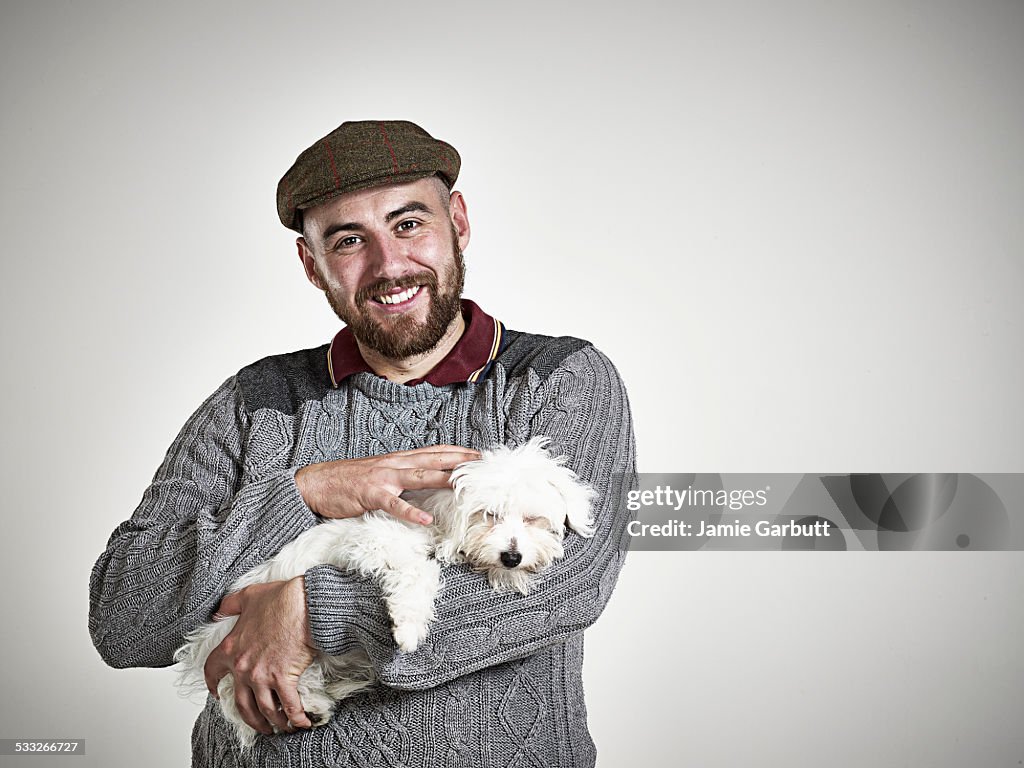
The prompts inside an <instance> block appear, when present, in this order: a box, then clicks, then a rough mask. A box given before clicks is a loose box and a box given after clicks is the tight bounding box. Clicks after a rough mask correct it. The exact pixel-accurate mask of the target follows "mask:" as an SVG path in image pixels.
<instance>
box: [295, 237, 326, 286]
mask: <svg viewBox="0 0 1024 768" xmlns="http://www.w3.org/2000/svg"><path fill="white" fill-rule="evenodd" d="M295 245H296V246H297V247H298V249H299V261H301V262H302V268H303V269H304V270H306V279H307V280H309V282H311V283H312V284H313V285H314V286H315V287H317V288H319V289H320V290H321V291H322V290H325V289H324V284H323V283H322V282H320V276H319V275H317V273H316V262H315V261H313V250H312V249H311V248H310V247H309V246H308V245H306V239H305V238H303V237H299V238H297V239H296V240H295Z"/></svg>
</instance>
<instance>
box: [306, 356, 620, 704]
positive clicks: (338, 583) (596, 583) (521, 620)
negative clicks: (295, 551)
mask: <svg viewBox="0 0 1024 768" xmlns="http://www.w3.org/2000/svg"><path fill="white" fill-rule="evenodd" d="M530 390H531V391H530V393H529V395H528V397H530V398H531V399H532V402H533V405H531V407H530V410H531V412H532V417H528V418H527V422H528V423H525V424H523V425H522V431H523V432H525V434H521V435H513V438H514V439H522V440H525V439H528V438H529V437H532V436H536V435H547V436H549V437H550V438H552V447H553V448H554V450H556V451H557V452H559V453H561V454H564V455H565V456H567V458H568V465H569V466H570V467H571V468H572V469H573V470H574V471H575V472H576V473H577V474H578V475H579V476H580V477H581V478H582V479H583V480H584V481H586V482H587V483H589V484H590V485H591V486H592V487H593V488H594V489H595V490H596V491H597V500H596V501H595V505H594V515H595V525H596V529H597V530H596V533H595V535H594V536H593V537H592V538H588V539H585V538H582V537H580V536H578V535H576V534H574V533H570V534H569V535H568V536H567V538H566V541H565V557H564V558H563V559H562V560H560V561H557V562H556V563H555V564H554V565H553V566H551V568H549V569H548V570H547V571H546V572H545V573H544V574H543V575H542V577H541V579H540V581H539V583H538V584H537V586H536V588H535V589H534V590H533V591H531V592H530V594H528V595H519V594H507V593H497V592H495V591H494V590H492V589H491V588H490V586H489V584H488V583H487V580H486V578H484V577H483V576H482V575H480V574H477V573H473V572H471V571H469V570H468V569H466V568H464V567H461V566H449V567H447V568H446V569H445V571H444V585H443V588H442V590H441V593H440V595H439V596H438V601H437V606H436V608H437V617H436V620H435V622H434V624H432V626H431V630H430V634H429V636H428V637H427V639H426V641H425V642H424V643H423V645H421V647H420V648H418V649H417V650H416V651H415V652H413V653H409V654H399V653H397V652H396V651H395V646H394V643H393V642H392V640H391V638H390V632H389V630H390V627H389V621H388V618H387V615H386V613H385V611H384V609H383V607H382V605H381V602H380V597H379V593H377V594H374V591H373V589H372V587H370V588H368V585H367V584H366V583H365V582H364V583H362V584H360V583H358V579H357V577H354V576H352V575H351V574H348V573H344V572H342V571H339V570H338V569H336V568H333V567H330V566H317V567H316V568H313V569H312V570H310V571H308V572H307V574H306V586H307V595H308V602H309V608H310V624H311V628H312V632H313V638H314V641H315V642H316V643H317V644H318V645H319V646H320V647H321V648H322V649H323V650H325V651H326V652H327V653H330V654H338V653H342V652H345V651H347V650H351V649H352V648H353V646H354V645H361V646H363V647H364V648H365V649H366V650H367V652H368V653H369V655H370V658H371V659H372V660H373V662H374V664H375V666H376V667H377V671H378V674H379V677H380V679H381V681H382V682H383V683H385V684H386V685H389V686H391V687H394V688H398V689H407V690H419V689H425V688H431V687H434V686H437V685H440V684H443V683H445V682H448V681H450V680H453V679H455V678H457V677H460V676H462V675H466V674H469V673H471V672H475V671H478V670H480V669H483V668H486V667H489V666H493V665H496V664H502V663H505V662H509V661H513V660H516V659H520V658H524V657H526V656H528V655H530V654H533V653H535V652H537V651H538V650H540V649H542V648H544V647H546V646H549V645H553V644H556V643H560V642H563V641H564V640H566V639H567V638H568V637H569V636H570V635H572V634H573V633H577V632H580V631H582V630H583V629H585V628H586V627H588V626H590V625H591V624H592V623H593V622H594V621H595V620H596V619H597V618H598V616H599V615H600V613H601V611H602V610H603V609H604V607H605V605H606V603H607V602H608V599H609V597H610V595H611V592H612V589H613V587H614V585H615V582H616V578H617V576H618V573H619V569H620V568H621V566H622V561H623V558H624V555H625V546H624V542H625V541H626V540H627V537H626V526H627V524H628V523H629V520H630V517H629V513H628V512H627V510H626V508H625V505H624V504H622V503H621V500H622V499H623V498H624V496H623V491H624V488H625V487H626V486H627V485H628V484H629V483H631V482H632V480H633V477H634V474H635V447H634V439H633V429H632V422H631V419H630V413H629V404H628V401H627V397H626V391H625V388H624V386H623V384H622V381H621V380H620V378H619V376H618V374H617V372H616V371H615V368H614V367H613V366H612V364H611V362H610V361H609V360H608V359H607V358H606V357H605V356H604V355H602V354H601V353H600V352H598V351H597V350H596V349H594V348H593V347H590V346H586V347H584V348H583V349H581V350H579V351H577V352H575V353H573V354H572V355H570V356H569V357H568V358H566V360H565V361H563V363H562V365H561V366H559V367H558V368H557V369H556V370H554V371H553V372H552V373H551V374H550V375H549V376H548V377H547V378H546V380H544V381H540V380H534V381H533V382H532V383H531V385H530ZM516 431H518V430H517V429H516V428H514V427H512V426H511V425H510V432H513V433H514V432H516Z"/></svg>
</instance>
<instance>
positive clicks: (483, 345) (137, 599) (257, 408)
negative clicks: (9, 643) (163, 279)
mask: <svg viewBox="0 0 1024 768" xmlns="http://www.w3.org/2000/svg"><path fill="white" fill-rule="evenodd" d="M459 167H460V158H459V155H458V153H457V152H456V151H455V149H454V148H453V147H451V146H450V145H448V144H446V143H444V142H441V141H438V140H436V139H434V138H432V137H431V136H430V135H429V134H428V133H427V132H426V131H424V130H423V129H422V128H420V127H418V126H416V125H414V124H412V123H409V122H403V121H394V122H386V121H367V122H349V123H344V124H343V125H341V126H340V127H339V128H337V129H335V130H334V131H332V132H331V133H330V134H328V135H327V136H325V137H324V138H323V139H321V140H320V141H318V142H316V143H315V144H314V145H313V146H312V147H310V148H309V149H307V150H306V151H305V152H303V153H302V154H301V155H299V157H298V159H297V160H296V162H295V164H294V165H293V166H292V168H291V169H289V171H288V172H287V173H286V174H285V175H284V177H283V178H282V179H281V182H280V184H279V185H278V195H277V202H278V213H279V216H280V218H281V221H282V223H283V224H284V225H285V226H286V227H289V228H291V229H293V230H295V231H296V232H298V233H299V235H300V236H299V238H298V239H297V241H296V242H297V246H298V254H299V258H300V260H301V262H302V264H303V268H304V270H305V273H306V276H307V278H308V279H309V281H310V282H311V283H312V284H313V285H314V286H315V287H316V288H317V289H319V290H321V291H323V292H324V293H325V294H326V296H327V299H328V301H329V302H330V305H331V306H332V307H333V308H334V310H335V312H336V313H337V315H338V316H339V318H341V319H342V320H343V321H344V322H345V323H346V327H345V328H343V329H342V330H341V331H340V332H339V333H338V334H337V335H336V336H335V337H334V339H333V340H332V341H331V343H330V344H329V345H326V344H325V345H324V346H321V347H317V348H314V349H307V350H302V351H299V352H294V353H291V354H284V355H275V356H272V357H268V358H265V359H263V360H260V361H258V362H256V363H253V364H252V365H249V366H247V367H245V368H243V369H242V370H241V371H239V372H238V373H237V374H235V375H234V376H231V377H230V378H228V380H227V381H225V382H224V383H223V384H222V385H221V386H220V387H219V388H218V389H217V390H216V391H215V392H214V393H213V394H212V395H211V396H210V397H209V398H208V399H207V400H206V402H204V403H203V404H202V405H201V406H200V407H199V409H198V410H197V411H196V413H195V414H194V415H193V416H192V417H191V418H190V419H189V420H188V421H187V422H186V424H185V426H184V427H183V428H182V430H181V432H180V434H179V435H178V437H177V438H176V439H175V441H174V443H173V444H172V445H171V447H170V449H169V451H168V453H167V457H166V458H165V460H164V462H163V464H162V465H161V466H160V468H159V469H158V471H157V473H156V476H155V477H154V479H153V482H152V484H151V485H150V486H149V488H148V489H147V490H146V491H145V493H144V494H143V498H142V502H141V503H140V505H139V507H138V508H137V509H136V510H135V512H134V514H133V515H132V517H131V519H130V520H128V521H126V522H125V523H123V524H122V525H121V526H119V527H118V528H117V529H116V530H115V531H114V533H113V535H112V536H111V538H110V541H109V543H108V546H107V549H106V551H105V552H104V553H103V554H102V555H101V556H100V558H99V560H98V561H97V563H96V566H95V567H94V569H93V573H92V580H91V592H90V617H89V628H90V632H91V634H92V638H93V642H94V644H95V645H96V648H97V649H98V650H99V652H100V654H101V655H102V657H103V659H104V660H105V661H106V662H107V663H108V664H110V665H111V666H115V667H129V666H167V665H169V664H171V663H172V654H173V652H174V650H175V649H176V648H177V647H178V646H180V645H181V644H182V642H183V638H184V636H185V635H186V634H187V633H188V632H190V631H192V630H193V629H195V628H196V627H197V626H199V625H200V624H202V623H204V622H207V621H209V620H210V618H211V617H212V616H213V615H214V614H215V613H219V614H221V615H237V616H238V621H237V623H236V625H235V628H234V629H233V630H232V632H231V634H230V635H228V637H227V638H226V639H225V640H224V642H223V643H222V644H221V645H220V647H219V648H218V649H217V650H216V651H214V653H213V654H211V656H210V658H209V661H208V662H207V666H206V678H207V685H208V687H209V688H210V691H211V693H215V691H216V688H217V682H218V681H219V680H220V678H221V677H223V676H224V675H225V674H227V673H229V672H230V673H231V674H233V675H234V677H235V680H236V700H237V704H238V708H239V711H240V712H241V713H242V715H243V717H244V719H245V720H246V722H247V723H249V725H251V726H252V727H253V728H255V729H256V730H257V731H259V732H260V733H262V734H265V735H264V736H263V737H261V738H259V739H257V743H256V747H255V748H254V749H253V750H250V751H246V752H244V753H243V752H241V751H240V750H239V749H238V746H237V743H236V742H235V740H234V736H233V733H232V731H231V729H230V728H229V727H228V726H227V724H226V722H225V721H224V719H223V717H222V716H221V714H220V707H219V705H218V704H217V702H216V701H215V700H214V699H213V697H212V696H211V697H210V699H209V700H208V701H207V706H206V708H205V709H204V710H203V712H202V713H201V714H200V716H199V719H198V720H197V722H196V726H195V728H194V730H193V736H192V738H193V741H192V744H193V749H192V752H193V765H194V766H209V767H210V768H214V767H216V768H222V767H223V766H231V765H238V766H242V765H245V766H298V765H329V766H347V765H353V766H356V765H358V766H364V765H385V766H416V767H424V768H425V767H426V766H441V765H445V766H448V765H451V766H474V767H475V768H479V767H485V766H507V765H512V764H515V765H537V766H547V767H548V768H554V767H555V766H572V767H574V768H575V767H576V766H592V765H594V763H595V759H596V757H595V755H596V752H595V747H594V743H593V741H592V739H591V737H590V733H589V731H588V728H587V721H586V709H585V706H584V703H583V687H582V664H583V630H584V629H585V628H587V627H588V626H590V625H591V624H592V623H593V622H594V621H595V620H596V619H597V617H598V615H599V614H600V613H601V611H602V610H603V608H604V606H605V604H606V603H607V601H608V598H609V596H610V594H611V591H612V587H613V586H614V583H615V579H616V577H617V575H618V572H619V568H620V567H621V563H622V559H623V555H624V552H623V546H622V542H623V541H625V537H624V530H625V525H626V523H628V516H627V513H626V511H625V509H624V506H623V505H621V504H619V503H618V500H620V499H621V498H622V496H621V493H622V486H623V483H627V482H629V478H630V477H631V475H632V473H633V471H634V469H635V460H634V443H633V432H632V425H631V421H630V415H629V407H628V402H627V399H626V392H625V389H624V387H623V385H622V382H621V380H620V379H619V376H618V374H617V373H616V372H615V369H614V368H613V366H612V365H611V363H610V362H609V361H608V360H607V358H606V357H604V355H602V354H601V353H600V352H598V351H597V350H596V349H595V348H594V347H593V346H592V345H591V344H590V343H588V342H586V341H582V340H580V339H575V338H571V337H561V338H552V337H547V336H539V335H531V334H526V333H521V332H517V331H511V330H507V329H506V328H505V327H504V325H503V324H502V323H500V322H499V321H497V320H495V319H494V318H492V317H490V316H489V315H487V314H486V313H485V312H484V311H483V310H482V309H480V307H478V306H477V305H476V304H475V303H473V302H472V301H469V300H462V299H461V294H462V287H463V274H464V265H463V257H462V253H463V251H464V250H465V249H466V247H467V246H468V244H469V239H470V227H469V219H468V216H467V212H466V203H465V200H464V199H463V196H462V194H461V193H460V192H458V191H454V190H453V186H454V183H455V180H456V178H457V176H458V172H459ZM538 435H545V436H547V437H549V438H550V439H551V449H552V451H553V452H555V453H556V454H561V455H564V456H566V457H567V465H568V466H569V467H570V468H571V469H572V470H573V471H575V472H576V473H577V475H579V476H580V478H581V479H583V480H584V481H585V482H587V483H588V484H590V485H591V486H592V487H593V488H594V489H595V490H596V491H597V501H596V502H595V507H594V516H595V527H596V529H597V532H596V534H595V535H594V536H593V538H590V539H584V538H581V537H579V536H577V535H575V534H572V533H570V534H569V535H568V536H567V538H566V542H565V557H564V558H563V559H562V560H560V561H558V562H557V563H555V564H554V565H553V566H552V567H551V568H550V570H549V571H547V572H545V574H544V575H543V577H542V578H541V579H540V581H539V582H538V585H537V587H536V588H535V590H534V591H532V592H531V593H530V594H529V595H519V594H514V595H511V594H499V593H496V592H495V591H493V590H492V589H491V588H490V587H489V585H488V583H487V579H486V577H485V576H483V575H482V574H479V573H474V572H472V571H471V570H469V569H468V568H465V567H463V566H447V567H446V568H445V570H444V576H443V580H444V587H443V589H442V591H441V593H440V595H439V597H438V602H437V609H436V616H437V618H436V620H435V622H434V623H433V624H432V625H431V630H430V634H429V636H428V637H427V639H426V640H425V641H424V642H423V644H422V645H421V646H420V647H419V648H418V649H417V650H416V651H415V652H413V653H408V654H399V653H398V652H397V649H396V647H395V645H394V641H393V640H392V637H391V631H390V623H389V619H388V616H387V612H386V610H385V608H384V605H383V602H382V600H381V595H380V590H379V588H378V587H377V586H376V585H375V584H372V583H370V582H368V581H365V580H363V579H360V578H359V577H358V576H356V575H354V574H352V573H348V572H345V571H341V570H339V569H337V568H334V567H332V566H327V565H323V566H317V567H314V568H312V569H310V570H309V571H307V572H306V573H305V574H304V575H303V576H300V577H297V578H295V579H292V580H290V581H284V582H274V583H271V584H260V585H253V586H251V587H248V588H246V589H243V590H241V591H239V592H236V593H233V594H230V595H227V596H226V597H225V593H226V592H227V590H228V589H229V587H230V585H231V584H232V583H233V582H234V581H235V580H236V579H237V578H238V577H239V576H241V575H242V574H243V573H245V572H246V571H248V570H249V569H250V568H252V567H253V566H254V565H256V564H257V563H259V562H261V561H263V560H265V559H267V558H268V557H271V556H272V555H274V554H275V553H276V552H277V551H278V550H279V549H280V548H281V547H282V546H283V545H284V544H286V543H287V542H288V541H290V540H292V539H293V538H295V537H296V536H297V535H298V534H299V533H301V532H302V531H303V530H305V529H307V528H309V527H310V526H312V525H315V524H317V522H318V521H319V520H321V519H324V518H341V517H352V516H355V515H361V514H363V513H364V512H365V511H367V510H371V509H383V510H385V511H387V512H389V513H391V514H392V515H395V516H397V517H401V518H404V519H407V520H410V521H413V522H418V523H429V522H430V517H429V515H427V514H426V513H425V512H423V511H422V510H419V509H417V508H415V507H413V506H412V505H411V504H409V503H408V502H406V501H405V500H404V499H402V498H401V494H402V492H403V491H405V490H410V489H422V488H443V487H445V486H446V485H447V484H448V479H449V476H450V474H449V473H450V471H451V470H452V469H453V468H454V467H456V466H457V465H458V464H460V463H462V462H465V461H469V460H472V459H474V458H476V457H477V456H478V455H479V454H478V451H479V450H481V449H484V448H488V447H491V446H493V445H497V444H507V445H513V446H516V445H521V444H523V443H525V442H526V441H527V440H529V439H530V438H531V437H534V436H538ZM356 647H361V648H362V649H364V650H365V651H366V653H367V654H368V655H369V657H370V659H371V660H372V662H373V664H374V667H375V669H376V672H377V676H378V678H379V680H380V684H379V685H378V686H377V687H376V688H374V689H372V690H371V691H370V692H368V693H365V694H362V695H358V696H355V697H353V698H350V699H346V700H344V701H342V702H341V703H340V704H339V705H338V707H337V709H336V711H335V714H334V717H333V719H332V720H331V722H330V723H328V724H327V725H324V726H321V727H317V728H312V727H310V726H311V723H310V722H309V719H308V717H307V716H306V715H305V713H304V712H303V708H302V702H301V700H300V698H299V696H298V693H297V691H296V682H297V679H298V676H299V675H300V674H301V673H302V671H303V670H304V669H305V668H306V666H307V665H308V664H309V662H310V660H311V659H312V654H313V649H320V650H321V651H323V652H325V653H328V654H340V653H345V652H348V651H351V650H354V649H355V648H356ZM275 728H276V729H277V730H278V731H280V732H279V733H276V734H275V733H274V730H275Z"/></svg>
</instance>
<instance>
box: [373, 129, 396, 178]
mask: <svg viewBox="0 0 1024 768" xmlns="http://www.w3.org/2000/svg"><path fill="white" fill-rule="evenodd" d="M377 125H378V126H380V135H381V136H383V137H384V146H386V147H387V148H388V152H390V153H391V173H398V158H396V157H395V150H394V148H393V147H392V146H391V139H389V138H388V129H387V128H385V127H384V122H383V121H378V122H377Z"/></svg>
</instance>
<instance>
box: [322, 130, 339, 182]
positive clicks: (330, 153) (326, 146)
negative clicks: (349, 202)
mask: <svg viewBox="0 0 1024 768" xmlns="http://www.w3.org/2000/svg"><path fill="white" fill-rule="evenodd" d="M324 149H326V150H327V159H328V160H329V161H330V163H331V174H332V175H333V176H334V188H335V189H337V188H338V187H340V186H341V179H339V178H338V169H337V168H335V167H334V152H333V151H331V144H330V142H328V141H324Z"/></svg>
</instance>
